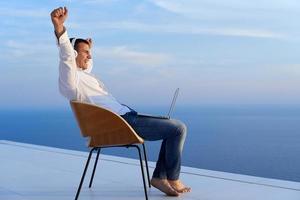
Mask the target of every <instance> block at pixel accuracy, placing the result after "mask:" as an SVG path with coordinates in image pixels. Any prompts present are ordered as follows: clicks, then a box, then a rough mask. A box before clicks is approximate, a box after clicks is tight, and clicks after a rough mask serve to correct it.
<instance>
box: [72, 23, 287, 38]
mask: <svg viewBox="0 0 300 200" xmlns="http://www.w3.org/2000/svg"><path fill="white" fill-rule="evenodd" d="M69 25H70V28H74V29H96V30H98V29H100V30H103V29H120V30H129V31H137V32H150V33H161V34H164V33H169V34H170V33H171V34H189V35H214V36H232V37H252V38H270V39H286V38H288V36H287V35H285V34H283V33H279V32H275V31H271V30H265V29H251V28H248V29H246V28H222V27H218V28H201V27H198V26H196V25H192V24H191V25H185V24H147V23H141V22H133V21H120V22H97V23H95V24H94V23H91V24H87V23H83V24H80V23H70V24H69Z"/></svg>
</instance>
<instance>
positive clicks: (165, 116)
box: [138, 88, 179, 119]
mask: <svg viewBox="0 0 300 200" xmlns="http://www.w3.org/2000/svg"><path fill="white" fill-rule="evenodd" d="M178 94H179V88H177V89H176V90H175V92H174V95H173V99H172V102H171V105H170V108H169V112H168V114H167V115H164V116H159V115H149V114H144V113H138V115H139V116H142V117H152V118H159V119H170V117H171V114H172V112H173V110H174V107H175V103H176V100H177V97H178Z"/></svg>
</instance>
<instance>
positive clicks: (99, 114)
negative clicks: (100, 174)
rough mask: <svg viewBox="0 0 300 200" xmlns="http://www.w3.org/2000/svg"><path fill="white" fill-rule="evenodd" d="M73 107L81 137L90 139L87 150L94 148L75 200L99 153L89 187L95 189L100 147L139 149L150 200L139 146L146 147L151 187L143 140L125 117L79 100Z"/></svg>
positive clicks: (73, 102)
mask: <svg viewBox="0 0 300 200" xmlns="http://www.w3.org/2000/svg"><path fill="white" fill-rule="evenodd" d="M70 104H71V107H72V110H73V113H74V115H75V118H76V120H77V123H78V126H79V128H80V130H81V134H82V136H83V137H88V138H89V141H88V147H89V148H91V150H90V153H89V156H88V159H87V161H86V165H85V168H84V171H83V174H82V177H81V180H80V183H79V187H78V189H77V193H76V197H75V200H77V199H78V196H79V193H80V190H81V187H82V183H83V181H84V177H85V174H86V171H87V168H88V166H89V162H90V159H91V156H92V153H93V151H97V156H96V160H95V163H94V168H93V172H92V176H91V179H90V184H89V188H90V187H91V186H92V183H93V179H94V175H95V171H96V167H97V162H98V159H99V154H100V150H101V148H108V147H127V148H128V147H135V148H136V149H137V150H138V155H139V159H140V166H141V172H142V177H143V184H144V191H145V198H146V200H148V195H147V189H146V181H145V175H144V167H143V161H142V156H141V150H140V147H139V144H141V145H142V146H143V152H144V157H145V163H146V171H147V178H148V184H149V187H151V186H150V178H149V169H148V162H147V156H146V148H145V145H144V140H143V139H142V138H141V137H139V136H138V135H137V134H136V133H135V131H134V130H133V129H132V128H131V126H130V125H129V124H128V123H127V122H126V121H125V120H124V119H123V118H122V117H120V116H119V115H118V114H116V113H114V112H112V111H110V110H107V109H105V108H102V107H100V106H96V105H93V104H88V103H83V102H78V101H71V102H70Z"/></svg>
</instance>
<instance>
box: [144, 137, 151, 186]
mask: <svg viewBox="0 0 300 200" xmlns="http://www.w3.org/2000/svg"><path fill="white" fill-rule="evenodd" d="M143 151H144V158H145V163H146V172H147V178H148V185H149V188H151V183H150V175H149V167H148V159H147V153H146V147H145V144H144V143H143Z"/></svg>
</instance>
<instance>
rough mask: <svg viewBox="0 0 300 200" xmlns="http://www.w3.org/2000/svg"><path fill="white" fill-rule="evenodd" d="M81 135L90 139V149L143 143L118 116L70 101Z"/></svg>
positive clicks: (100, 108)
mask: <svg viewBox="0 0 300 200" xmlns="http://www.w3.org/2000/svg"><path fill="white" fill-rule="evenodd" d="M70 104H71V107H72V110H73V113H74V115H75V118H76V120H77V123H78V126H79V128H80V130H81V134H82V136H84V137H90V141H89V147H101V146H114V145H126V144H134V143H143V142H144V140H143V139H142V138H141V137H139V136H138V135H137V134H136V133H135V131H134V130H133V129H132V128H131V126H130V125H129V124H128V123H127V122H126V121H125V120H124V119H123V118H122V117H121V116H119V115H118V114H116V113H114V112H112V111H110V110H108V109H105V108H102V107H100V106H96V105H94V104H89V103H83V102H79V101H70Z"/></svg>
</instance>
